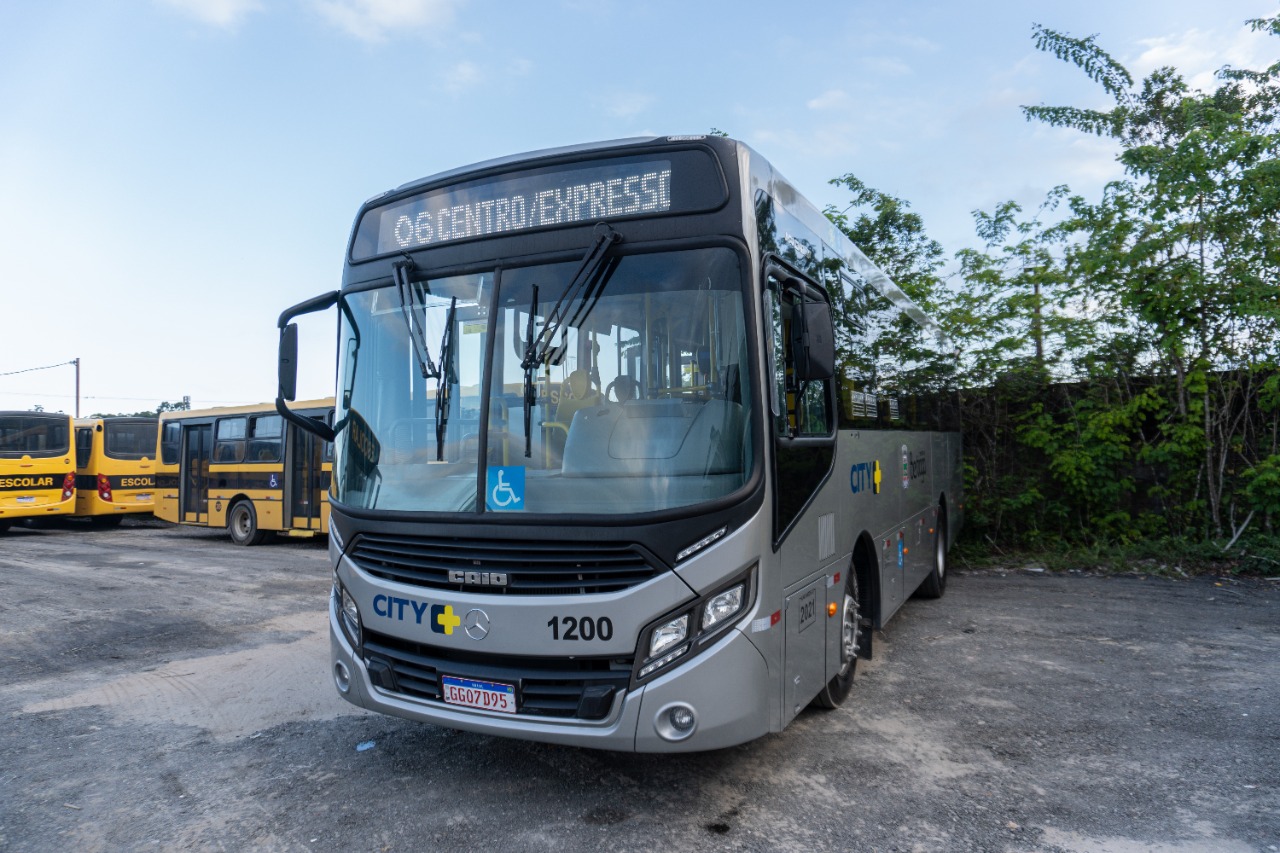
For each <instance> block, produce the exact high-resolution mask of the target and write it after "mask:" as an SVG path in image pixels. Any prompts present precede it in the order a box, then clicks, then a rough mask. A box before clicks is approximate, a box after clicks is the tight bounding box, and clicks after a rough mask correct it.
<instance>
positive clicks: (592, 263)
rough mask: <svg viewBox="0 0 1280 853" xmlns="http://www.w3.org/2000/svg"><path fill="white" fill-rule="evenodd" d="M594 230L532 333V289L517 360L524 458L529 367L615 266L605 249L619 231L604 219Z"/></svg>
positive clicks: (529, 449)
mask: <svg viewBox="0 0 1280 853" xmlns="http://www.w3.org/2000/svg"><path fill="white" fill-rule="evenodd" d="M594 234H595V241H594V242H593V243H592V244H591V248H589V249H587V253H586V254H585V255H583V257H582V263H581V264H579V265H578V271H577V272H575V273H574V274H573V278H572V279H570V280H569V284H568V285H567V286H566V287H565V289H564V293H562V294H560V298H559V299H558V300H556V304H555V305H554V306H553V307H552V309H551V311H550V312H548V313H547V322H546V323H545V324H544V325H543V327H542V331H541V332H539V333H538V334H537V335H536V336H535V335H534V333H533V328H534V321H533V318H534V316H535V315H536V314H537V311H538V290H537V288H536V287H535V288H534V291H533V306H532V307H531V308H530V310H529V330H528V337H527V338H526V339H525V347H524V359H523V360H522V361H521V362H520V366H521V367H522V368H524V396H525V404H524V455H525V457H526V458H527V457H530V456H532V455H533V439H532V436H530V434H529V431H530V426H531V424H532V420H531V419H532V417H533V406H534V404H535V403H536V402H537V399H538V392H537V389H536V388H535V387H534V385H533V371H534V370H535V369H536V368H537V367H538V365H539V364H541V363H542V362H543V361H545V360H546V359H547V355H548V353H549V352H551V351H552V349H553V346H554V343H555V338H556V334H557V333H559V332H560V330H561V329H562V328H563V327H565V326H570V327H575V326H579V325H581V324H582V322H583V321H584V320H586V318H587V317H588V316H589V315H590V314H591V311H592V309H594V308H595V305H596V302H597V301H599V299H600V296H601V294H603V293H604V286H605V283H606V282H607V281H608V280H609V277H610V276H611V275H612V274H613V270H614V267H616V266H617V263H616V260H615V259H611V258H610V257H609V249H610V248H611V247H612V246H613V244H614V243H617V242H619V241H621V240H622V235H621V234H619V233H618V232H617V231H614V230H613V229H612V228H610V227H609V225H608V223H605V222H600V223H597V224H596V227H595V231H594ZM575 302H576V303H577V308H576V310H574V312H573V315H572V316H571V317H568V318H567V319H566V316H565V315H566V314H567V313H568V311H569V309H570V307H571V306H573V305H574V303H575ZM563 345H564V342H563V341H561V347H563ZM557 361H558V359H557Z"/></svg>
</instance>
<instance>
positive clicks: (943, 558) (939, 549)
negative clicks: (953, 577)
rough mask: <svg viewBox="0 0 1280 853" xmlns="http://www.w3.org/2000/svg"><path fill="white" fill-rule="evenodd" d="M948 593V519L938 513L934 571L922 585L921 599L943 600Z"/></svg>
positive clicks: (935, 530) (920, 590)
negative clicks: (943, 596) (944, 594)
mask: <svg viewBox="0 0 1280 853" xmlns="http://www.w3.org/2000/svg"><path fill="white" fill-rule="evenodd" d="M946 591H947V517H946V516H945V515H943V514H942V511H941V510H939V511H938V523H937V525H936V526H935V527H934V536H933V571H932V572H930V573H929V576H928V577H927V578H925V579H924V582H923V583H921V584H920V589H919V595H920V597H921V598H942V594H943V593H944V592H946Z"/></svg>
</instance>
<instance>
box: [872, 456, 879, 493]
mask: <svg viewBox="0 0 1280 853" xmlns="http://www.w3.org/2000/svg"><path fill="white" fill-rule="evenodd" d="M872 479H873V480H874V482H875V485H876V490H875V492H874V494H877V495H878V494H880V460H879V459H877V460H876V467H875V468H874V469H873V473H872Z"/></svg>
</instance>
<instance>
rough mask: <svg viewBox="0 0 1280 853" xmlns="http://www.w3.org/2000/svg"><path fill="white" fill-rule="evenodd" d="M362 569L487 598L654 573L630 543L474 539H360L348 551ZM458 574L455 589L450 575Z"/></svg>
mask: <svg viewBox="0 0 1280 853" xmlns="http://www.w3.org/2000/svg"><path fill="white" fill-rule="evenodd" d="M349 556H350V557H351V560H352V561H353V562H354V563H355V564H356V565H357V566H359V567H360V568H361V569H362V570H363V571H365V572H367V573H369V574H371V575H373V576H375V577H379V578H383V579H385V580H390V581H396V582H398V583H405V584H411V585H413V586H421V587H429V588H432V589H448V590H454V591H457V592H478V593H489V594H493V595H586V594H590V593H599V592H617V591H618V590H623V589H628V588H630V587H633V586H636V585H637V584H641V583H644V582H645V581H647V580H649V579H650V578H652V577H654V576H655V575H657V574H658V573H659V570H658V569H656V568H654V565H653V563H652V562H651V561H650V560H647V559H646V558H645V556H644V555H643V554H641V553H640V551H639V550H638V549H637V548H636V547H635V546H633V545H630V544H628V543H625V542H623V543H565V542H540V541H529V540H524V541H506V540H496V541H495V540H484V541H482V540H478V539H462V538H454V537H443V536H438V537H428V536H396V535H388V534H383V533H362V534H360V535H359V536H357V537H356V538H355V540H354V541H353V543H352V545H351V550H350V552H349ZM459 573H461V576H462V577H463V578H464V581H463V582H461V583H459V582H455V581H454V580H451V578H450V575H451V574H452V575H454V576H458V575H459Z"/></svg>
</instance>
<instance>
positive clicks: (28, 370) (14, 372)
mask: <svg viewBox="0 0 1280 853" xmlns="http://www.w3.org/2000/svg"><path fill="white" fill-rule="evenodd" d="M72 364H75V362H74V361H63V362H59V363H58V364H46V365H45V366H44V367H28V368H26V369H25V370H10V371H9V372H8V373H0V376H16V375H17V374H19V373H31V372H33V371H36V370H52V369H53V368H55V367H67V366H69V365H72Z"/></svg>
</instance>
